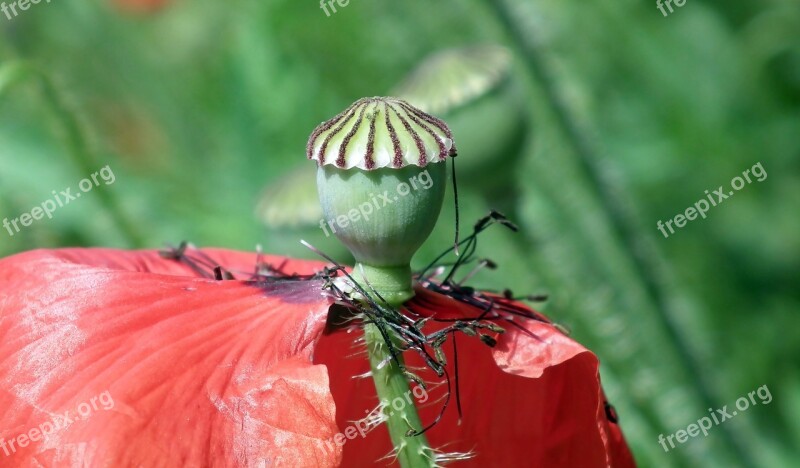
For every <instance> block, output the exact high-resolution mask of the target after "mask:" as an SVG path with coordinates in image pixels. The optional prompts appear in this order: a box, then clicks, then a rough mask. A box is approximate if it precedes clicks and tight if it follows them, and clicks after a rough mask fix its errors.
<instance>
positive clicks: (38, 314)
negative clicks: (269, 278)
mask: <svg viewBox="0 0 800 468" xmlns="http://www.w3.org/2000/svg"><path fill="white" fill-rule="evenodd" d="M207 252H211V253H210V255H211V256H213V257H214V260H215V261H217V262H219V263H220V264H222V265H225V266H226V267H227V268H229V269H231V270H233V269H241V270H242V271H252V269H253V267H254V266H255V256H254V255H252V254H240V253H236V252H226V251H207ZM265 260H266V261H269V262H275V263H278V262H282V259H280V258H278V257H269V258H267V259H265ZM318 266H319V264H318V263H315V262H297V263H295V262H291V263H288V264H286V265H284V267H285V268H286V269H287V270H288V271H292V270H293V271H296V272H298V273H309V272H311V271H313V270H314V269H318ZM191 276H194V275H193V274H192V272H191V269H189V268H188V267H186V266H184V265H180V264H179V263H178V262H175V261H172V260H164V259H161V258H160V257H159V256H158V254H157V253H156V252H119V251H112V250H102V249H98V250H77V249H76V250H63V251H35V252H29V253H25V254H21V255H17V256H14V257H9V258H7V259H3V260H0V382H2V385H0V388H2V390H1V391H0V431H2V432H0V437H2V438H3V439H4V440H3V441H0V442H2V447H1V448H2V450H0V451H8V454H6V453H3V454H2V455H0V459H2V458H9V461H11V462H12V463H13V464H14V465H18V466H22V465H24V466H28V465H30V466H74V463H77V462H78V461H80V462H82V463H83V464H88V465H89V466H262V465H264V464H267V465H269V464H270V463H271V464H282V462H283V463H291V464H292V465H293V466H301V465H303V464H305V466H336V465H337V464H338V461H339V459H340V457H341V453H340V450H339V449H338V448H337V447H335V446H333V447H332V446H329V445H327V444H325V443H324V442H325V441H326V440H328V439H329V438H331V437H332V436H333V434H334V433H336V431H337V428H336V425H335V421H334V412H335V410H334V402H333V399H332V397H331V394H330V391H329V384H328V377H327V375H328V373H327V371H326V369H325V367H324V366H320V365H313V364H312V363H311V362H310V360H311V355H312V352H313V350H314V346H315V344H316V341H317V339H318V338H319V336H320V335H321V333H322V331H323V329H324V326H325V319H326V316H327V311H328V306H329V302H328V299H327V298H325V297H323V296H322V295H321V283H320V282H318V281H302V282H289V283H281V284H277V285H272V286H271V287H270V288H268V289H269V290H268V291H267V290H266V289H267V288H258V287H254V286H253V285H251V284H246V283H244V282H240V281H213V280H207V279H199V278H193V277H191ZM65 412H67V413H66V416H67V417H68V418H70V419H74V422H73V423H72V424H71V425H68V426H67V427H57V426H66V423H65V421H64V418H63V416H64V415H65ZM81 412H82V413H83V414H84V416H85V417H81V418H79V419H75V418H76V417H77V416H80V414H81ZM42 431H46V432H50V433H49V434H47V435H46V436H45V437H44V438H43V440H42V436H41V432H42ZM23 434H25V435H27V436H32V438H33V439H36V440H33V441H29V440H26V437H22V436H21V435H23Z"/></svg>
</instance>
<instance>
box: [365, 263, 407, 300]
mask: <svg viewBox="0 0 800 468" xmlns="http://www.w3.org/2000/svg"><path fill="white" fill-rule="evenodd" d="M353 278H355V280H356V281H358V282H359V284H361V285H362V286H363V287H364V289H366V290H367V291H368V292H369V291H375V292H377V293H379V294H380V298H379V299H378V301H379V303H383V300H385V301H386V302H388V303H389V304H391V305H400V304H402V303H403V302H405V301H407V300H409V299H411V298H412V297H414V289H413V287H412V283H411V265H408V264H407V265H401V266H391V267H376V266H372V265H368V264H365V263H362V262H358V263H356V266H355V268H354V269H353ZM381 299H383V300H381Z"/></svg>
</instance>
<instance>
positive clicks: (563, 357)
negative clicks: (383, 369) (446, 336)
mask: <svg viewBox="0 0 800 468" xmlns="http://www.w3.org/2000/svg"><path fill="white" fill-rule="evenodd" d="M434 307H435V308H434ZM410 308H412V309H413V310H414V312H416V313H420V314H422V315H427V316H435V317H437V318H457V317H462V318H463V317H476V316H478V315H480V312H481V311H480V310H477V309H475V308H473V307H471V306H467V305H464V304H461V303H459V302H457V301H454V300H452V299H450V298H447V297H445V296H442V295H438V294H435V293H432V292H429V291H418V297H417V298H415V299H414V301H413V302H412V304H411V305H410ZM429 323H430V324H432V325H433V322H429ZM515 323H518V324H519V325H521V326H523V327H524V328H525V329H527V330H529V331H530V332H531V333H533V334H534V335H536V337H533V336H530V335H529V334H526V333H524V332H523V331H521V330H519V329H518V328H516V327H513V326H505V329H506V330H507V331H506V333H505V334H504V335H500V336H499V337H498V344H497V346H496V347H495V348H494V349H493V350H492V349H489V348H488V347H487V346H486V345H485V344H483V343H482V342H481V341H480V340H479V339H478V338H472V337H467V336H465V335H457V345H458V380H459V388H460V397H461V406H462V408H463V419H462V420H461V421H460V422H459V418H458V413H457V409H456V401H455V398H456V397H455V368H454V362H455V359H454V354H453V349H452V343H451V342H448V343H447V344H446V345H445V346H444V348H443V350H444V351H445V354H446V356H447V361H448V363H449V364H448V370H449V373H450V376H451V384H452V386H453V388H452V389H453V392H452V394H451V401H450V404H449V407H448V409H447V411H446V413H445V415H444V417H443V418H442V420H441V421H440V422H439V423H438V424H437V425H436V426H434V427H433V428H432V429H430V430H429V431H428V432H427V433H426V435H427V436H428V439H429V441H430V442H431V444H432V446H433V447H435V448H440V449H441V450H442V451H445V452H470V451H473V452H474V453H475V457H474V458H472V459H471V460H469V461H467V462H461V463H459V466H476V467H478V466H480V467H483V466H533V467H573V466H581V467H606V466H615V467H616V466H623V467H626V466H635V464H634V463H633V460H632V458H628V460H629V461H630V463H629V464H624V463H617V460H620V458H619V457H618V456H617V455H616V454H617V453H618V452H620V453H621V452H622V450H621V449H620V448H619V447H618V446H619V445H620V444H621V445H622V447H623V448H624V451H627V446H626V445H625V443H624V439H623V438H622V435H621V432H619V431H618V428H617V427H616V426H615V425H614V428H615V429H617V432H613V431H611V430H610V429H609V423H608V421H607V419H606V415H605V408H604V402H605V400H604V398H603V396H602V390H601V388H600V381H599V376H598V361H597V358H596V357H595V356H594V355H593V354H592V353H591V352H589V351H588V350H586V349H585V348H583V347H582V346H580V345H579V344H577V343H576V342H574V341H573V340H571V339H569V338H568V337H566V336H564V335H563V334H561V333H560V332H559V331H558V330H557V329H555V328H554V327H553V326H551V325H549V324H545V323H541V322H537V321H534V320H525V319H522V320H515ZM439 327H440V328H441V325H440V326H439ZM435 330H436V327H435V326H431V328H430V329H427V328H426V332H428V333H431V332H434V331H435ZM348 343H352V337H345V336H342V335H341V334H334V335H329V336H325V337H324V338H323V339H322V340H321V341H320V343H319V345H318V347H317V354H316V355H317V358H316V359H317V361H316V362H319V363H324V364H326V365H327V366H328V369H329V372H330V376H331V391H332V392H333V395H334V399H335V400H336V405H337V416H336V417H337V421H338V423H339V426H340V427H342V428H346V427H348V426H354V427H355V428H356V429H358V428H359V426H358V424H354V423H352V422H351V421H357V420H360V419H362V418H364V416H365V414H366V412H368V411H370V410H372V409H373V408H374V407H375V406H377V403H378V402H377V399H376V397H375V394H374V387H373V384H372V382H371V380H370V379H352V378H351V376H354V375H359V374H362V373H364V372H367V371H368V370H369V369H368V365H367V364H366V362H365V360H364V359H363V358H362V357H355V358H348V359H333V358H331V354H332V352H334V350H341V349H343V348H344V347H346V346H347V345H348ZM355 351H356V350H354V351H353V352H355ZM406 364H407V365H408V366H409V368H413V367H415V366H418V367H421V366H424V363H423V361H422V360H421V359H420V358H419V357H418V356H416V355H414V354H413V353H410V352H409V353H406ZM423 376H424V378H425V379H426V380H427V381H429V382H430V381H436V380H437V379H436V378H435V376H433V375H432V373H430V372H427V373H423ZM445 390H446V389H445V387H439V388H436V389H429V391H428V392H427V397H424V396H423V397H422V398H415V397H412V398H413V399H414V400H416V401H417V403H418V404H417V406H418V407H420V414H421V416H422V419H423V421H424V423H426V424H427V423H430V422H432V421H434V420H435V418H436V416H437V415H438V413H439V410H440V409H441V407H442V404H443V401H437V400H439V398H441V397H443V396H444V395H445V393H446V391H445ZM418 395H419V393H418ZM423 400H425V401H423ZM403 404H404V403H403V402H402V401H400V402H397V406H398V407H402V406H403ZM406 404H407V403H406ZM395 409H397V410H399V409H400V408H395ZM389 411H391V409H389ZM343 432H344V434H345V435H347V434H348V432H347V431H343ZM350 434H351V435H353V437H351V438H348V439H346V440H344V460H343V464H344V465H345V466H370V464H371V463H372V462H374V461H375V460H377V459H379V458H381V457H384V456H386V455H387V454H388V453H389V452H390V450H391V444H390V442H389V436H388V433H387V431H386V429H385V427H383V426H381V427H380V428H378V429H376V430H374V431H373V432H371V433H369V434H367V435H366V436H365V437H362V436H361V434H360V433H358V432H357V431H356V433H355V434H353V431H351V432H350ZM342 441H343V439H342V438H339V442H342Z"/></svg>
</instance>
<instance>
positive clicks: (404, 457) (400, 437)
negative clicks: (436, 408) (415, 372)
mask: <svg viewBox="0 0 800 468" xmlns="http://www.w3.org/2000/svg"><path fill="white" fill-rule="evenodd" d="M387 333H389V334H391V333H392V332H390V331H389V332H387ZM389 340H391V338H389ZM364 342H365V343H366V345H367V354H368V355H369V363H370V367H371V368H372V379H373V381H374V382H375V390H376V391H377V393H378V400H379V401H380V402H381V405H382V408H383V410H382V414H383V416H384V418H385V422H386V426H387V428H388V429H389V435H390V436H391V438H392V444H393V445H394V448H395V454H396V456H397V461H398V462H399V463H400V466H402V467H404V468H417V467H432V466H435V463H434V457H433V450H432V449H431V448H430V445H428V440H427V438H426V437H425V435H416V436H414V435H407V433H408V432H409V431H410V430H415V431H418V430H420V429H421V428H422V423H421V422H420V419H419V415H418V414H417V408H416V406H415V405H414V400H413V395H412V392H411V389H410V387H409V385H408V380H407V379H406V376H405V375H404V374H403V369H402V368H401V365H402V363H403V358H402V356H397V360H395V359H394V358H393V357H392V354H391V351H390V350H389V345H388V343H387V338H386V337H384V335H383V333H381V329H380V327H379V325H378V324H375V323H369V324H366V325H365V326H364ZM398 362H399V363H400V365H398ZM400 402H402V406H401V404H400ZM397 407H400V408H401V409H400V410H397V409H396V408H397Z"/></svg>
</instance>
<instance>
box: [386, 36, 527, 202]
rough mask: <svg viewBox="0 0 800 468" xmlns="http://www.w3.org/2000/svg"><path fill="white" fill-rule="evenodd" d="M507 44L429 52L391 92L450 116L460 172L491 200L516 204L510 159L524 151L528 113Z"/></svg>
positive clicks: (513, 172)
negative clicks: (504, 45) (524, 106)
mask: <svg viewBox="0 0 800 468" xmlns="http://www.w3.org/2000/svg"><path fill="white" fill-rule="evenodd" d="M511 69H512V55H511V52H510V51H509V50H508V49H506V48H505V47H501V46H496V45H479V46H470V47H462V48H455V49H446V50H443V51H439V52H436V53H434V54H433V55H431V56H429V57H428V58H426V59H425V60H423V61H422V63H421V64H420V65H419V66H418V67H417V68H416V69H415V70H413V71H412V72H411V73H410V74H409V75H408V77H406V79H405V80H404V81H403V82H402V83H400V84H399V85H398V86H397V87H396V88H395V89H394V91H393V92H392V95H395V96H397V97H400V98H402V99H405V100H406V101H408V102H409V103H410V104H412V105H414V106H416V107H419V108H420V109H422V110H423V111H425V112H428V113H430V114H433V115H435V116H437V117H439V118H442V119H444V120H446V121H447V122H448V124H449V125H450V129H451V130H452V132H453V137H454V139H455V140H456V141H458V142H459V154H458V155H459V157H458V158H457V163H456V167H457V171H458V177H459V178H460V180H461V181H463V182H465V184H464V185H469V186H472V187H476V188H478V189H479V190H481V191H482V192H483V194H484V196H486V198H487V199H488V201H489V203H490V205H492V206H493V207H496V208H498V209H501V210H503V209H507V208H508V207H509V206H513V205H514V198H515V192H516V190H514V189H513V186H512V185H511V184H509V181H512V180H516V176H515V171H514V169H513V168H514V164H512V163H513V161H514V160H515V159H518V158H519V157H520V156H521V154H522V147H523V145H524V141H525V130H526V128H527V120H528V119H527V113H526V111H525V109H524V108H523V107H522V105H521V103H522V102H523V100H521V99H520V90H519V86H517V85H516V83H515V82H514V79H513V76H512V74H511Z"/></svg>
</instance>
